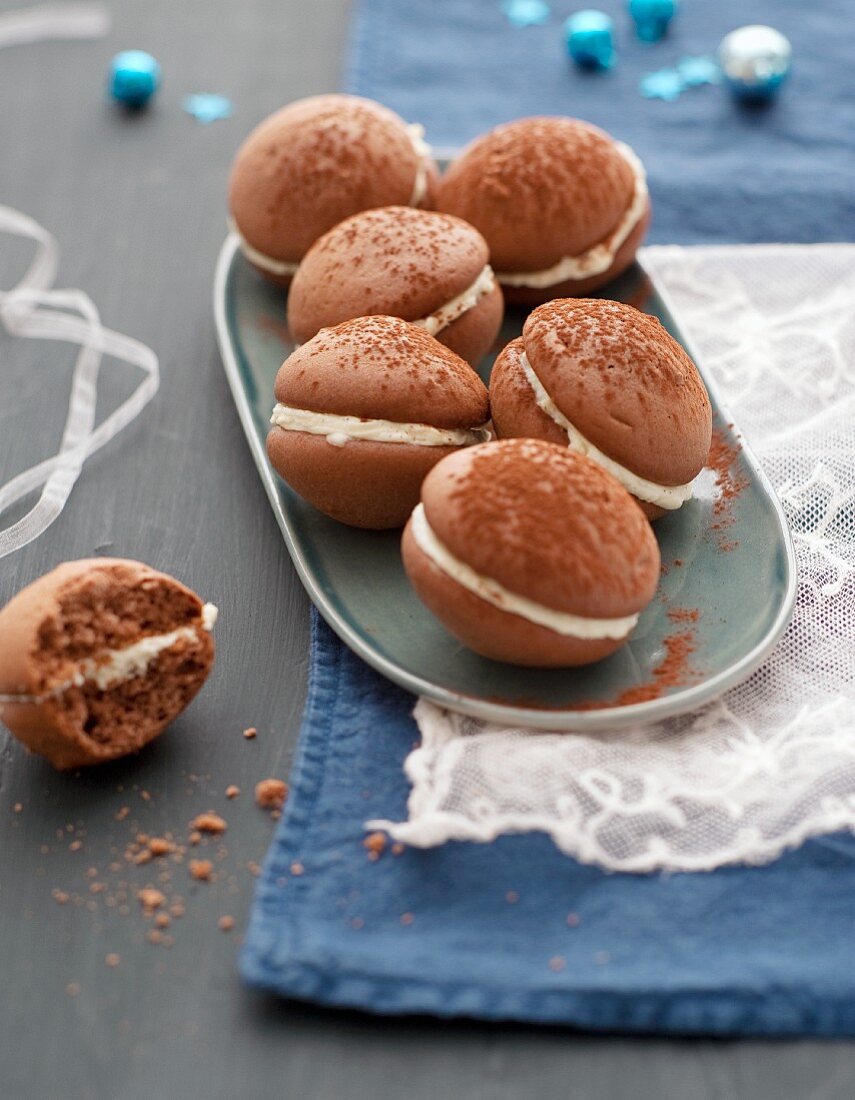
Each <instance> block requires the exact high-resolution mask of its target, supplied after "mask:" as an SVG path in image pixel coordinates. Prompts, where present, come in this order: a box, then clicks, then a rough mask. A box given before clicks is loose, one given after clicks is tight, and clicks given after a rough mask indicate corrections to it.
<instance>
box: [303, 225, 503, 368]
mask: <svg viewBox="0 0 855 1100" xmlns="http://www.w3.org/2000/svg"><path fill="white" fill-rule="evenodd" d="M488 259H489V252H488V249H487V242H486V241H485V240H484V238H483V237H482V236H481V234H480V233H479V232H478V230H477V229H474V228H473V227H472V226H471V225H468V224H467V223H466V222H464V221H462V220H461V219H460V218H455V217H452V216H451V215H449V214H436V213H433V212H432V211H428V210H416V209H413V208H412V207H407V206H386V207H381V208H380V209H377V210H366V211H362V212H361V213H359V214H354V215H353V216H352V217H350V218H347V219H345V221H343V222H340V223H339V224H338V225H337V226H334V227H333V228H332V229H331V230H330V231H329V232H328V233H325V234H324V235H323V237H321V238H320V239H319V240H317V241H315V243H314V244H313V245H312V247H311V248H310V249H309V251H308V252H307V253H306V255H305V257H304V258H303V262H302V263H301V264H300V269H299V271H298V272H297V274H296V275H295V276H294V280H293V282H292V284H291V289H290V292H289V294H288V327H289V329H290V331H291V333H292V335H293V337H294V339H295V340H297V341H298V342H300V343H302V342H304V341H306V340H310V339H311V338H312V337H313V336H314V335H315V334H316V333H317V332H319V331H320V330H321V329H322V328H328V327H330V326H332V325H337V324H340V323H341V322H342V321H346V320H349V319H350V318H352V317H364V316H369V315H372V314H384V315H389V316H393V317H401V318H403V319H404V320H405V321H412V322H414V323H415V324H419V325H421V326H422V327H424V328H425V330H426V331H427V332H429V333H430V334H431V335H432V336H436V338H437V339H438V340H439V341H440V343H442V344H445V345H446V347H449V348H451V350H452V351H454V352H456V353H457V354H458V355H459V356H460V357H461V358H462V359H466V360H467V362H469V363H471V364H472V365H473V366H474V365H475V364H476V363H478V362H479V361H480V360H481V359H482V358H483V356H484V354H485V353H486V352H487V351H488V350H489V349H490V347H491V346H492V344H493V341H494V340H495V338H496V336H497V334H498V332H499V328H500V327H501V323H502V315H503V312H504V305H503V300H502V292H501V290H500V288H499V285H498V283H497V282H496V280H495V278H494V277H493V275H492V271H491V269H490V267H489V265H488ZM449 306H451V308H449Z"/></svg>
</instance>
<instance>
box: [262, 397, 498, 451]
mask: <svg viewBox="0 0 855 1100" xmlns="http://www.w3.org/2000/svg"><path fill="white" fill-rule="evenodd" d="M270 423H271V424H273V425H275V427H277V428H282V429H283V430H284V431H286V432H308V434H309V435H325V436H326V437H327V443H329V444H330V445H331V446H333V447H344V446H345V445H346V444H347V443H349V442H350V441H351V440H354V439H366V440H369V441H371V442H372V443H415V444H416V445H417V446H419V447H468V446H470V445H471V444H473V443H485V442H486V441H487V440H488V439H489V438H490V433H489V431H488V430H487V428H486V427H480V428H434V427H433V426H432V425H430V424H400V423H398V422H397V421H395V420H363V419H362V418H361V417H358V416H339V415H337V414H336V413H318V412H310V411H309V410H308V409H294V408H292V407H291V406H290V405H281V404H278V405H276V407H275V408H274V410H273V415H272V416H271V417H270Z"/></svg>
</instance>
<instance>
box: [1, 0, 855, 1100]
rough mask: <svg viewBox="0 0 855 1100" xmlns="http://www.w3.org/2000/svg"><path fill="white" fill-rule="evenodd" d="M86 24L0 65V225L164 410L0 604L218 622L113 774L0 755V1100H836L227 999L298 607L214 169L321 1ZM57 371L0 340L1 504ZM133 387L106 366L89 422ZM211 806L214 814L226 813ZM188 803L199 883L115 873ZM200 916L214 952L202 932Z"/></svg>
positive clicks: (694, 1055)
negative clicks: (245, 374) (123, 583)
mask: <svg viewBox="0 0 855 1100" xmlns="http://www.w3.org/2000/svg"><path fill="white" fill-rule="evenodd" d="M485 2H486V0H485ZM13 6H18V2H17V0H15V3H13V4H9V3H7V2H5V0H0V10H2V9H4V8H9V7H13ZM111 6H112V9H113V12H114V28H113V32H112V34H111V36H110V37H109V38H108V39H107V40H104V41H99V42H89V43H50V44H40V45H32V46H19V47H15V48H11V49H8V50H6V51H3V52H2V53H0V103H2V110H0V150H2V153H0V155H2V167H0V182H2V186H0V202H3V203H7V204H9V205H11V206H13V207H16V208H18V209H21V210H23V211H25V212H27V213H28V214H30V215H32V216H33V217H35V218H36V219H37V220H38V221H40V222H42V223H43V224H45V225H46V226H47V227H48V228H50V229H51V230H52V231H53V232H54V233H55V234H56V236H57V237H58V238H59V241H60V244H61V246H62V250H63V259H62V268H61V274H60V284H61V285H65V286H78V287H83V288H85V289H86V290H87V291H88V292H89V293H90V294H91V295H92V297H93V298H94V300H95V301H96V302H97V304H98V306H99V308H100V309H101V311H102V316H103V318H104V321H105V323H107V324H109V325H110V326H112V327H114V328H116V329H118V330H119V331H121V332H125V333H128V334H130V335H133V336H136V337H138V338H140V339H142V340H144V341H145V342H147V343H149V344H151V345H152V346H153V347H154V348H155V349H156V350H157V351H158V353H159V354H160V357H161V368H162V375H163V378H162V388H161V392H160V394H159V396H158V397H157V399H156V401H155V403H154V404H153V405H152V406H151V407H150V408H149V409H148V410H147V411H146V412H145V413H144V415H143V417H142V418H141V419H140V420H139V421H137V423H136V424H135V425H134V426H133V427H132V428H131V429H130V430H129V431H127V432H126V433H124V434H123V435H122V436H121V437H120V439H119V440H117V441H115V442H114V443H113V444H112V445H111V446H109V447H108V448H107V450H106V451H105V452H104V453H102V454H100V455H99V456H97V457H96V458H95V459H93V460H92V461H91V462H89V463H88V464H87V466H86V468H85V471H84V474H83V476H82V477H81V479H80V482H79V483H78V485H77V487H76V488H75V490H74V493H73V495H72V498H71V500H70V502H69V505H68V508H67V510H66V512H65V514H64V515H63V516H62V517H61V519H60V520H59V521H58V522H57V523H56V524H55V525H54V526H53V527H52V528H51V530H50V531H49V532H48V533H47V534H46V535H45V536H44V537H43V538H42V539H40V540H39V541H38V542H37V543H35V544H34V545H32V546H30V547H28V548H26V549H25V550H23V551H21V552H19V553H18V554H16V555H14V556H13V557H10V558H6V559H4V560H3V561H2V562H1V563H0V602H3V601H5V600H6V599H7V598H8V597H9V596H11V595H12V593H14V592H15V591H16V590H17V589H18V588H20V587H21V586H22V585H24V584H26V583H27V582H29V581H30V580H32V579H33V578H35V577H36V576H38V575H39V574H41V573H42V572H44V571H45V570H46V569H48V568H50V567H51V566H53V565H55V564H56V563H58V562H59V561H61V560H63V559H67V558H76V557H84V556H88V555H92V554H113V555H120V556H128V557H139V558H142V559H144V560H146V561H149V562H151V563H152V564H154V565H157V566H159V567H161V568H163V569H166V570H168V571H170V572H173V573H175V574H177V575H178V576H179V577H181V578H182V579H184V580H186V581H187V582H188V583H189V584H191V585H192V586H193V587H195V588H196V589H197V590H198V591H199V592H200V593H201V594H202V595H203V596H204V597H205V598H206V599H210V600H213V601H214V602H215V603H217V604H218V605H219V607H220V609H221V621H220V624H219V626H218V628H217V642H218V647H219V660H218V662H217V666H216V669H215V672H214V675H213V676H212V678H211V681H210V683H209V684H208V685H207V687H206V689H205V691H204V692H203V694H202V695H201V696H200V698H199V699H198V700H197V702H196V703H195V704H194V706H193V707H192V708H191V710H190V711H189V713H187V714H186V715H185V716H184V717H183V718H182V719H181V720H180V721H179V722H178V723H176V725H175V727H174V728H173V729H172V731H171V732H170V733H169V734H168V735H167V736H166V737H165V738H164V739H163V740H162V741H161V742H160V743H159V744H157V745H156V746H154V747H153V748H151V749H150V750H149V751H147V752H145V753H144V754H143V755H142V756H141V757H139V758H138V759H135V760H131V761H128V762H124V763H119V764H116V765H113V766H110V767H107V768H104V769H102V770H100V771H96V772H91V773H86V774H84V775H80V776H78V777H74V776H61V775H55V774H54V773H53V772H52V771H51V770H50V769H49V768H48V767H47V766H45V765H44V764H43V763H42V762H40V761H39V760H36V759H33V758H30V757H28V756H27V755H26V754H25V753H24V751H23V750H22V749H21V748H20V747H19V746H18V745H17V744H15V743H12V742H9V741H8V740H6V739H5V734H3V735H0V737H2V740H0V745H2V749H0V837H2V840H0V975H2V995H0V1005H2V1007H0V1097H2V1098H3V1100H24V1098H27V1100H29V1098H35V1100H53V1098H54V1097H57V1098H59V1097H63V1098H64V1100H65V1098H68V1100H78V1098H95V1100H102V1098H105V1100H152V1098H156V1100H159V1098H164V1100H172V1098H175V1097H187V1098H196V1097H205V1098H208V1097H241V1098H255V1097H258V1098H262V1097H264V1098H268V1097H274V1096H283V1097H291V1096H295V1097H296V1096H300V1097H301V1098H303V1100H315V1098H317V1100H327V1098H329V1100H349V1098H357V1097H360V1098H361V1097H365V1098H370V1100H380V1098H386V1097H390V1098H397V1097H404V1096H406V1097H408V1098H412V1100H428V1098H432V1097H442V1098H448V1100H475V1098H479V1100H480V1098H490V1100H493V1098H495V1100H501V1098H508V1100H510V1098H517V1097H537V1098H538V1100H540V1098H543V1100H548V1098H551V1097H556V1098H557V1097H567V1096H573V1097H575V1098H578V1100H582V1098H588V1097H590V1098H594V1097H596V1098H608V1100H620V1098H623V1097H627V1098H629V1097H632V1098H633V1100H645V1098H648V1097H649V1098H651V1100H653V1098H655V1100H662V1098H671V1097H675V1098H681V1100H684V1098H686V1100H688V1098H695V1097H702V1098H707V1097H709V1098H712V1097H740V1098H741V1097H746V1098H752V1100H753V1098H762V1097H777V1098H780V1097H784V1096H786V1097H798V1098H800V1100H801V1098H808V1097H814V1098H817V1100H818V1098H820V1097H822V1098H824V1100H830V1098H834V1097H851V1096H852V1095H853V1093H855V1052H853V1048H852V1047H851V1046H850V1045H848V1044H834V1043H809V1042H803V1043H789V1044H778V1043H720V1042H712V1041H710V1042H679V1041H667V1040H664V1039H649V1040H648V1039H645V1040H640V1039H628V1038H621V1037H591V1036H587V1035H580V1034H575V1033H572V1032H570V1031H565V1030H560V1029H533V1028H523V1027H495V1026H487V1025H480V1024H477V1023H459V1024H448V1023H440V1022H437V1021H434V1020H408V1021H406V1020H405V1021H400V1020H393V1021H389V1020H383V1019H374V1018H370V1017H367V1016H360V1015H357V1014H355V1013H344V1012H329V1011H323V1010H320V1009H316V1008H313V1007H311V1006H303V1005H296V1004H287V1003H280V1002H277V1001H275V1000H273V999H272V998H265V997H262V996H258V995H255V994H250V993H248V992H246V991H244V990H243V989H242V988H241V985H240V983H239V981H238V978H237V975H236V970H235V957H236V949H237V947H238V943H239V937H240V932H241V930H242V928H243V927H244V924H245V920H246V916H247V912H248V908H249V904H250V900H251V894H252V887H253V882H254V879H253V876H252V873H251V865H252V864H253V863H254V862H256V861H259V860H261V859H262V857H263V854H264V851H265V848H266V845H267V842H268V839H269V837H270V833H271V828H272V823H271V822H270V820H269V819H268V818H267V816H266V815H265V814H263V813H262V812H261V811H260V810H258V809H257V808H256V807H255V806H254V805H253V802H252V788H253V786H254V784H255V783H256V782H257V781H258V780H259V779H263V778H265V777H267V776H271V775H272V776H281V777H286V776H287V773H288V768H289V764H290V760H291V756H292V753H293V750H294V743H295V739H296V736H297V730H298V725H299V718H300V710H301V706H302V703H303V696H304V690H305V675H306V650H307V629H308V605H307V600H306V597H305V596H304V594H303V591H302V589H301V588H300V585H299V583H298V581H297V579H296V577H295V575H294V573H293V571H292V569H291V566H290V563H289V561H288V558H287V555H286V553H285V550H284V547H283V545H282V542H281V539H280V537H279V534H278V531H277V529H276V527H275V525H274V522H273V518H272V516H271V514H270V510H269V508H268V506H267V503H266V500H265V499H264V497H263V494H262V491H261V487H260V485H259V482H258V478H257V476H256V473H255V470H254V468H253V465H252V463H251V461H250V458H249V453H248V451H247V448H246V445H245V443H244V440H243V437H242V435H241V431H240V428H239V425H238V420H237V416H236V414H235V412H234V409H233V407H232V404H231V400H230V397H229V393H228V390H227V387H226V382H225V378H224V376H223V373H222V370H221V367H220V363H219V359H218V355H217V351H216V347H215V343H214V334H213V326H212V321H211V309H210V296H211V274H212V269H213V264H214V260H215V257H216V254H217V249H218V247H219V245H220V243H221V241H222V239H223V235H224V203H223V193H224V187H225V180H226V175H227V171H228V166H229V162H230V160H231V157H232V154H233V152H234V149H235V148H236V146H237V144H238V142H239V141H240V139H241V137H242V136H243V135H244V134H245V133H246V132H247V131H248V129H249V128H250V126H251V125H252V124H254V122H255V121H256V120H257V119H259V118H261V117H262V116H263V115H265V114H267V113H268V112H269V111H271V110H273V109H274V108H276V107H277V106H279V105H280V104H282V103H284V102H286V101H287V100H290V99H292V98H295V97H298V96H302V95H307V94H310V93H313V92H319V91H323V90H329V89H332V88H335V87H336V86H337V85H338V81H339V69H340V61H341V55H342V50H343V46H344V42H345V38H346V18H347V4H346V2H345V0H313V3H311V4H309V3H304V2H302V0H240V2H238V3H235V2H233V0H180V2H176V0H148V2H147V3H146V4H141V3H139V2H136V3H135V2H133V0H115V2H114V3H113V4H112V5H111ZM131 46H134V47H141V48H147V49H150V50H151V51H152V52H153V53H155V54H156V55H157V56H158V58H159V59H160V61H161V63H162V65H163V70H164V74H165V76H164V86H163V90H162V93H161V95H160V97H159V99H158V101H157V103H156V104H155V105H154V106H153V107H152V109H151V110H150V111H148V112H146V113H145V114H142V115H139V116H136V117H126V116H122V115H121V114H120V113H118V112H116V111H114V110H112V109H111V108H110V107H109V105H108V104H107V103H106V102H105V98H104V74H105V71H106V66H107V62H108V59H109V58H110V56H111V55H112V53H113V52H115V51H116V50H118V49H120V48H126V47H131ZM198 91H217V92H222V93H224V94H226V95H229V96H231V97H232V98H233V100H234V103H235V114H234V117H233V118H232V119H230V120H228V121H221V122H217V123H214V124H213V125H211V126H208V127H204V126H201V125H199V124H198V123H196V122H195V121H193V120H192V119H191V118H189V117H188V116H187V115H185V114H184V113H183V112H182V110H181V100H182V98H183V96H184V95H185V94H187V93H190V92H198ZM25 261H26V249H25V248H23V247H20V248H19V247H18V246H17V245H16V244H15V243H14V242H9V241H7V240H6V239H4V240H3V241H2V246H0V278H1V279H2V284H0V285H3V286H8V285H10V284H11V282H12V281H13V279H14V277H15V275H16V274H17V273H18V272H19V271H20V270H22V269H23V266H24V263H25ZM72 358H73V352H72V350H71V349H69V348H65V347H63V346H61V345H47V344H36V343H34V342H29V341H15V342H13V341H11V340H10V339H8V338H6V337H0V477H2V480H6V479H7V478H8V477H9V476H11V475H12V474H13V473H14V472H16V471H17V470H20V469H22V468H23V467H24V466H27V465H29V464H31V463H32V462H35V461H37V460H38V459H39V458H41V457H44V456H45V455H47V454H48V453H50V452H51V451H52V449H54V448H55V446H56V443H57V441H58V437H59V431H60V427H61V423H62V417H63V414H64V404H65V398H66V394H67V386H68V380H69V371H70V365H71V361H72ZM134 381H135V378H134V374H133V372H132V371H131V370H130V369H128V368H125V367H116V366H115V365H113V364H108V365H107V367H106V368H105V371H104V377H103V383H102V394H103V400H104V406H105V407H108V406H109V404H110V403H111V402H115V401H117V400H120V399H121V397H122V396H123V395H124V394H125V393H127V392H128V387H129V386H130V385H131V384H133V382H134ZM251 725H252V726H256V727H257V728H258V731H259V732H258V736H257V738H256V739H255V740H252V741H248V740H245V739H244V738H243V737H242V734H241V731H242V730H243V729H244V728H245V727H247V726H251ZM230 784H235V785H237V786H239V787H240V788H241V791H242V793H241V795H240V796H239V797H238V798H237V799H235V800H233V801H229V800H227V799H226V797H225V795H224V790H225V788H226V786H228V785H230ZM124 807H127V811H126V812H125V810H124ZM209 808H213V809H215V810H217V811H218V812H220V813H221V814H223V816H225V818H226V819H227V821H228V824H229V828H228V832H227V833H226V835H225V837H224V838H223V840H222V841H221V842H220V841H215V842H212V843H209V844H208V845H207V846H206V847H205V851H204V854H205V855H206V856H208V855H210V856H211V857H212V858H213V860H214V862H215V866H216V870H217V879H216V881H214V882H213V883H210V884H203V883H198V882H194V881H192V880H191V879H190V877H189V876H188V874H187V870H186V864H177V863H172V862H169V861H159V862H156V863H154V862H153V863H148V864H144V865H136V864H129V863H128V862H127V861H126V858H125V851H126V846H127V844H128V843H129V841H131V840H132V838H133V837H134V836H135V834H136V833H138V832H139V831H143V832H145V833H147V834H149V835H152V836H159V835H163V834H164V833H167V832H172V833H174V834H175V835H176V836H179V837H186V835H187V831H188V829H187V826H188V822H189V821H190V819H191V818H192V817H194V816H195V814H197V813H199V812H200V811H203V810H206V809H209ZM191 854H196V853H195V852H194V853H191ZM199 855H200V856H201V855H202V849H201V848H200V849H199ZM163 874H168V875H169V879H168V881H161V879H160V877H159V876H160V875H163ZM144 885H152V886H156V887H157V886H159V887H160V888H161V889H162V890H163V892H164V893H165V894H166V895H167V897H168V898H169V899H170V900H172V899H174V898H175V896H176V895H180V896H181V897H182V898H183V904H184V907H185V910H186V912H185V915H184V916H183V917H180V918H173V920H172V924H171V926H170V927H169V928H167V929H163V930H161V932H162V935H163V936H164V937H167V938H166V942H165V943H160V944H152V943H150V942H149V941H148V939H147V934H148V933H149V932H150V931H151V930H152V928H153V922H152V920H150V919H149V920H146V919H145V918H144V916H143V914H142V913H141V911H140V907H139V903H138V902H137V900H136V898H135V891H136V890H137V889H138V888H139V887H141V886H144ZM66 895H67V900H65V899H66ZM57 898H59V900H56V899H57ZM224 916H231V917H233V918H234V920H235V928H234V930H233V931H231V932H223V931H221V930H220V928H219V925H218V922H219V920H220V918H221V917H224ZM170 937H171V938H172V939H173V940H174V943H172V944H171V945H170ZM108 955H110V956H113V955H116V956H118V961H116V959H111V960H110V961H111V962H113V963H115V965H113V966H110V965H108V963H107V961H106V960H107V956H108Z"/></svg>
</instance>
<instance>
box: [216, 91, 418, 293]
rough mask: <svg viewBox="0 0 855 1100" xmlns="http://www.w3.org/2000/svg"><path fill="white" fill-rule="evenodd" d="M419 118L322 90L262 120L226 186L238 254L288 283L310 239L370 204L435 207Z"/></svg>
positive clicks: (248, 139) (312, 241)
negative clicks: (410, 121) (409, 122)
mask: <svg viewBox="0 0 855 1100" xmlns="http://www.w3.org/2000/svg"><path fill="white" fill-rule="evenodd" d="M422 134H423V130H422V127H421V126H418V125H411V126H408V125H407V123H405V122H404V120H403V119H402V118H400V117H399V116H398V115H396V114H395V113H394V111H390V110H388V108H386V107H383V106H381V105H380V104H379V103H375V102H374V101H373V100H370V99H362V98H361V97H359V96H349V95H320V96H311V97H310V98H309V99H300V100H297V101H296V102H295V103H290V104H289V105H288V106H287V107H283V108H282V109H281V110H279V111H277V112H276V113H275V114H272V115H270V116H269V118H266V119H265V120H264V121H263V122H262V123H260V125H258V126H257V127H256V128H255V130H253V132H252V133H251V134H250V135H249V137H248V138H247V139H246V141H245V142H244V143H243V145H242V146H241V147H240V149H239V150H238V153H237V156H236V158H235V161H234V164H233V166H232V173H231V181H230V184H229V207H230V211H231V222H232V227H233V229H234V230H235V231H236V232H237V234H238V236H239V238H240V244H241V248H242V249H243V252H244V255H245V256H246V257H247V259H248V260H249V261H250V263H252V264H253V265H254V266H255V267H256V268H257V269H258V270H259V271H260V272H261V273H262V274H263V275H265V276H266V277H267V278H268V279H270V280H272V281H273V282H275V283H280V284H282V285H285V286H287V285H288V283H289V282H290V280H291V277H292V276H293V274H294V272H295V271H296V270H297V268H298V266H299V264H300V261H301V260H302V258H303V256H304V255H305V254H306V252H307V251H308V250H309V248H310V247H311V245H312V244H313V243H314V242H315V241H316V240H317V239H318V237H320V236H321V235H322V234H323V233H326V231H327V230H328V229H331V228H332V227H333V226H334V225H337V224H338V222H340V221H341V220H342V219H343V218H347V217H349V216H350V215H351V214H355V213H356V212H357V211H359V210H367V209H369V208H371V207H374V206H389V205H393V204H399V205H404V206H432V205H433V199H434V191H435V187H436V181H437V178H438V173H437V169H436V165H435V164H434V162H433V160H432V158H431V151H430V146H428V145H427V144H426V143H425V141H424V139H423V137H422Z"/></svg>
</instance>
